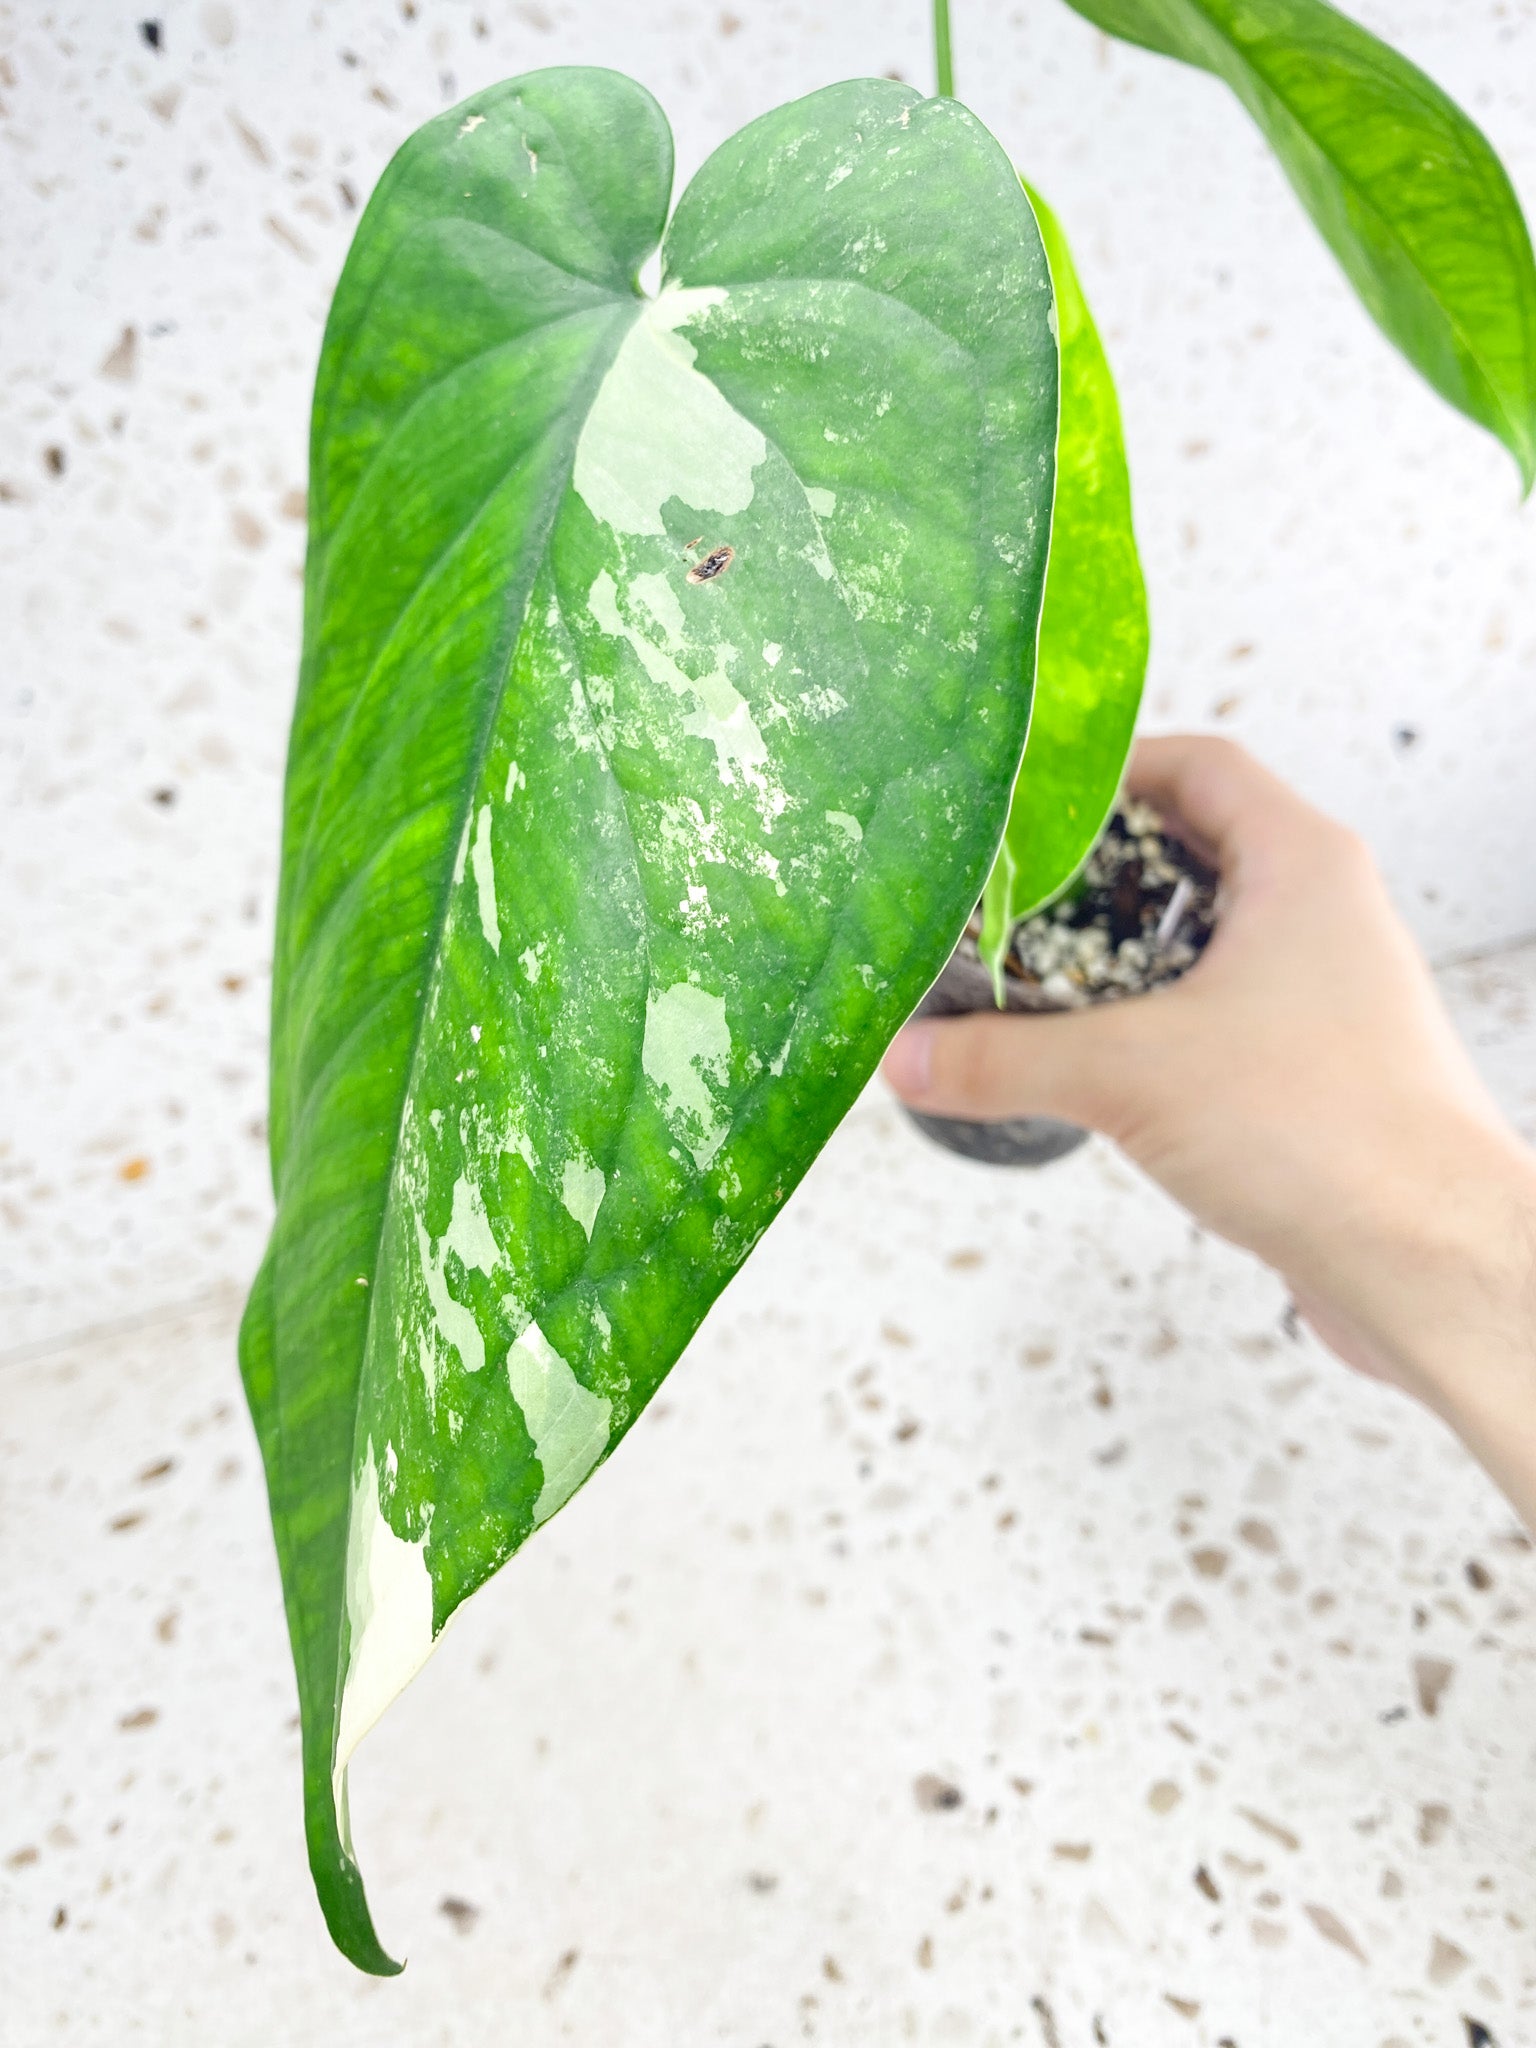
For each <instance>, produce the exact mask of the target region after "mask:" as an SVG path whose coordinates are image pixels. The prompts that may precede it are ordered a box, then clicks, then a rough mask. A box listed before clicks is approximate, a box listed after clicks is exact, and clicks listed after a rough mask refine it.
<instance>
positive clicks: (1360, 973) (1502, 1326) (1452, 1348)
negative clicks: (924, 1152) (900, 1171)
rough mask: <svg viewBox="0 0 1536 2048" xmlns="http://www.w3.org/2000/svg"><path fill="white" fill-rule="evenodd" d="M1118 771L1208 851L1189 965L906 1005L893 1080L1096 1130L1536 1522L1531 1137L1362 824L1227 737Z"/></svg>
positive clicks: (911, 1096) (938, 1103)
mask: <svg viewBox="0 0 1536 2048" xmlns="http://www.w3.org/2000/svg"><path fill="white" fill-rule="evenodd" d="M1128 785H1129V788H1130V789H1131V790H1132V791H1133V792H1134V793H1135V794H1136V795H1138V796H1142V797H1145V798H1146V799H1147V801H1148V802H1150V803H1152V804H1154V805H1156V807H1157V808H1158V809H1159V810H1160V811H1161V812H1162V813H1163V815H1164V817H1165V818H1166V819H1167V820H1168V821H1169V823H1170V825H1171V826H1172V827H1173V829H1174V830H1175V831H1177V832H1178V833H1179V834H1180V836H1182V837H1184V838H1185V839H1186V840H1187V841H1188V842H1189V843H1190V844H1191V845H1192V846H1194V847H1195V848H1196V849H1197V850H1198V851H1200V852H1201V853H1202V854H1203V855H1204V856H1205V857H1206V858H1207V859H1208V860H1209V861H1210V862H1211V864H1212V865H1213V866H1214V867H1215V868H1217V870H1218V871H1219V872H1220V875H1221V881H1222V909H1221V916H1220V921H1219V924H1218V926H1217V930H1216V934H1215V937H1214V938H1213V939H1212V941H1211V944H1210V945H1209V947H1208V948H1207V950H1206V952H1205V954H1204V956H1203V957H1202V959H1201V960H1200V962H1199V963H1198V965H1197V966H1196V967H1194V968H1193V969H1192V970H1191V971H1190V973H1189V974H1188V975H1186V976H1185V977H1184V979H1183V980H1181V981H1179V982H1177V983H1175V984H1174V985H1172V986H1171V987H1168V988H1164V989H1160V990H1158V991H1156V992H1155V993H1153V994H1151V995H1147V996H1141V997H1137V998H1135V999H1133V1000H1128V1001H1123V1002H1119V1003H1109V1004H1105V1005H1103V1006H1102V1007H1099V1008H1096V1009H1094V1010H1091V1011H1078V1012H1075V1013H1070V1014H1067V1015H1063V1016H1054V1017H1020V1016H1004V1015H997V1014H988V1015H982V1016H974V1017H966V1018H956V1019H949V1018H946V1019H924V1020H922V1021H920V1022H914V1023H910V1024H908V1025H906V1026H905V1027H904V1029H903V1030H902V1031H901V1033H900V1034H899V1035H898V1037H897V1038H896V1040H895V1042H894V1044H893V1045H892V1047H891V1049H890V1051H889V1052H888V1053H887V1055H886V1059H885V1066H884V1072H885V1077H886V1079H887V1081H888V1082H889V1083H890V1085H891V1086H892V1087H893V1088H894V1089H895V1091H896V1093H897V1094H898V1095H899V1096H901V1098H902V1099H903V1100H904V1101H905V1102H908V1103H910V1104H911V1105H912V1107H913V1108H915V1109H922V1110H926V1111H929V1112H932V1113H933V1114H936V1115H947V1116H959V1117H970V1118H984V1117H1004V1116H1021V1115H1042V1116H1056V1117H1065V1118H1068V1119H1070V1120H1071V1121H1072V1122H1074V1123H1080V1124H1086V1125H1089V1126H1090V1127H1091V1128H1093V1129H1094V1130H1098V1131H1103V1132H1105V1133H1106V1134H1107V1135H1108V1136H1109V1137H1110V1138H1112V1139H1113V1140H1114V1141H1115V1143H1116V1144H1118V1145H1119V1146H1120V1147H1121V1149H1122V1150H1123V1151H1124V1152H1125V1153H1127V1154H1128V1155H1129V1157H1130V1158H1131V1159H1133V1160H1134V1161H1135V1162H1136V1164H1137V1165H1138V1166H1140V1167H1141V1168H1142V1169H1143V1170H1144V1171H1145V1172H1147V1173H1148V1174H1150V1175H1151V1176H1152V1178H1153V1179H1154V1180H1156V1181H1158V1182H1160V1183H1161V1185H1162V1186H1163V1187H1164V1188H1166V1189H1167V1191H1168V1192H1169V1194H1171V1195H1172V1196H1174V1197H1175V1199H1176V1200H1178V1201H1179V1202H1181V1203H1182V1204H1183V1205H1184V1207H1185V1208H1186V1209H1188V1210H1189V1212H1190V1214H1191V1215H1192V1216H1194V1217H1195V1218H1196V1219H1197V1221H1199V1222H1200V1223H1202V1224H1203V1225H1205V1227H1206V1228H1208V1229H1210V1230H1213V1231H1216V1232H1218V1233H1219V1234H1220V1235H1221V1236H1222V1237H1225V1238H1228V1239H1230V1240H1231V1242H1232V1243H1234V1244H1238V1245H1242V1246H1245V1247H1246V1248H1247V1249H1248V1250H1249V1251H1251V1252H1254V1253H1256V1254H1257V1255H1258V1257H1259V1258H1261V1259H1263V1260H1264V1261H1265V1262H1266V1263H1267V1264H1268V1265H1270V1266H1272V1267H1273V1268H1274V1269H1275V1270H1276V1272H1278V1273H1280V1274H1281V1275H1282V1276H1283V1277H1284V1279H1285V1280H1286V1281H1287V1282H1288V1284H1289V1286H1290V1288H1291V1291H1292V1294H1293V1295H1294V1297H1295V1300H1296V1303H1297V1306H1298V1307H1299V1309H1300V1310H1301V1312H1302V1314H1303V1315H1304V1316H1305V1317H1306V1319H1307V1321H1308V1322H1309V1323H1310V1324H1311V1326H1312V1328H1313V1329H1314V1330H1315V1331H1316V1332H1317V1334H1318V1335H1319V1336H1320V1337H1321V1338H1322V1339H1323V1341H1324V1342H1325V1343H1326V1344H1327V1345H1329V1346H1330V1347H1331V1349H1332V1350H1333V1351H1335V1352H1336V1353H1337V1354H1338V1356H1339V1357H1340V1358H1342V1359H1343V1360H1344V1361H1345V1362H1346V1363H1347V1364H1349V1365H1352V1366H1354V1367H1355V1368H1357V1370H1359V1371H1361V1372H1364V1373H1367V1374H1370V1375H1371V1376H1373V1377H1375V1378H1378V1379H1383V1380H1387V1381H1390V1382H1392V1383H1393V1384H1394V1385H1396V1386H1398V1387H1400V1388H1402V1389H1403V1390H1404V1391H1406V1392H1407V1393H1409V1394H1411V1395H1413V1396H1415V1397H1416V1398H1417V1399H1418V1400H1420V1401H1422V1402H1424V1403H1425V1404H1426V1405H1427V1406H1428V1407H1430V1408H1432V1409H1433V1410H1434V1411H1435V1412H1436V1413H1437V1414H1438V1415H1440V1416H1441V1417H1442V1418H1443V1419H1444V1420H1445V1421H1446V1422H1447V1423H1448V1424H1449V1425H1450V1427H1451V1428H1452V1429H1453V1430H1455V1431H1456V1433H1457V1435H1458V1436H1460V1437H1461V1439H1462V1441H1463V1442H1464V1443H1465V1444H1466V1445H1467V1447H1468V1449H1469V1450H1470V1451H1471V1452H1472V1453H1473V1455H1474V1456H1475V1457H1476V1458H1478V1459H1479V1460H1480V1461H1481V1463H1482V1464H1483V1465H1484V1467H1485V1468H1486V1469H1487V1471H1488V1472H1489V1473H1490V1474H1491V1476H1492V1477H1493V1479H1494V1480H1495V1481H1496V1483H1497V1484H1498V1485H1499V1486H1500V1487H1502V1489H1503V1490H1504V1492H1505V1494H1506V1495H1507V1496H1508V1498H1509V1499H1510V1501H1511V1502H1512V1503H1513V1505H1514V1507H1515V1509H1516V1511H1517V1512H1518V1513H1519V1515H1520V1516H1521V1517H1522V1519H1523V1520H1524V1522H1525V1524H1526V1526H1527V1527H1528V1528H1531V1529H1536V1154H1533V1153H1532V1152H1531V1151H1530V1150H1529V1149H1528V1148H1527V1147H1526V1146H1525V1145H1524V1144H1523V1143H1522V1142H1521V1140H1520V1139H1519V1138H1518V1137H1517V1136H1516V1134H1515V1133H1514V1132H1513V1131H1512V1130H1511V1129H1510V1127H1509V1125H1508V1124H1507V1123H1506V1122H1505V1120H1504V1118H1503V1117H1502V1115H1501V1114H1500V1112H1499V1110H1498V1108H1497V1106H1496V1105H1495V1103H1494V1102H1493V1099H1492V1097H1491V1096H1490V1095H1489V1093H1488V1091H1487V1089H1486V1088H1485V1087H1484V1085H1483V1083H1482V1081H1481V1080H1480V1079H1479V1077H1478V1075H1477V1073H1476V1071H1475V1069H1474V1067H1473V1065H1472V1062H1471V1060H1470V1059H1469V1057H1468V1055H1467V1053H1466V1051H1465V1049H1464V1047H1463V1046H1462V1044H1461V1042H1460V1040H1459V1039H1458V1038H1457V1036H1456V1033H1455V1031H1454V1029H1453V1028H1452V1026H1451V1023H1450V1020H1449V1018H1448V1017H1447V1016H1446V1013H1445V1010H1444V1008H1443V1006H1442V1004H1441V1002H1440V997H1439V994H1438V992H1437V990H1436V988H1435V986H1434V983H1433V981H1432V980H1431V978H1430V974H1429V971H1428V968H1427V967H1426V966H1425V963H1424V960H1423V958H1422V956H1421V955H1420V953H1419V951H1418V949H1417V947H1416V946H1415V944H1414V942H1413V940H1412V939H1411V937H1410V936H1409V934H1408V931H1407V929H1406V927H1405V926H1404V924H1403V923H1402V920H1401V919H1400V918H1399V916H1398V914H1397V912H1396V911H1395V909H1394V908H1393V906H1392V903H1391V901H1390V899H1389V897H1388V895H1387V891H1386V888H1385V886H1384V884H1383V882H1382V879H1381V876H1380V874H1379V873H1378V871H1377V868H1376V865H1375V862H1374V861H1373V859H1372V858H1371V855H1370V853H1369V851H1368V850H1367V848H1366V846H1365V845H1364V843H1363V841H1361V840H1360V839H1359V838H1358V837H1356V836H1355V834H1353V833H1351V832H1349V831H1347V830H1346V829H1345V828H1344V827H1343V826H1341V825H1338V824H1336V823H1335V822H1334V821H1333V820H1332V819H1330V818H1327V817H1325V816H1324V815H1323V814H1322V813H1321V812H1320V811H1316V810H1314V809H1313V808H1312V806H1311V805H1310V804H1307V803H1305V802H1303V800H1302V799H1301V798H1300V797H1299V796H1297V795H1296V794H1295V792H1294V791H1292V790H1290V789H1288V788H1287V787H1286V785H1285V784H1284V783H1282V782H1280V781H1278V780H1277V779H1276V778H1275V777H1274V776H1273V775H1271V774H1269V773H1268V771H1267V770H1265V769H1264V768H1261V767H1260V766H1259V764H1258V763H1257V762H1256V761H1254V760H1253V759H1252V758H1251V757H1250V756H1249V755H1248V754H1246V753H1245V752H1243V750H1242V749H1241V748H1240V747H1236V746H1234V745H1232V744H1231V743H1230V742H1228V741H1224V740H1215V739H1196V738H1172V739H1154V740H1143V741H1142V742H1141V743H1140V745H1139V746H1138V747H1137V749H1136V752H1135V755H1134V757H1133V760H1132V764H1131V769H1130V773H1129V776H1128Z"/></svg>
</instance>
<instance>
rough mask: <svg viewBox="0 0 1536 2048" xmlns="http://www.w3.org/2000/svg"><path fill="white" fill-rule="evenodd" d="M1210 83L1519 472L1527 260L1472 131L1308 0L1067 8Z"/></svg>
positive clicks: (1533, 475) (1418, 77)
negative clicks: (1230, 94)
mask: <svg viewBox="0 0 1536 2048" xmlns="http://www.w3.org/2000/svg"><path fill="white" fill-rule="evenodd" d="M1070 5H1071V6H1073V7H1075V8H1076V9H1077V11H1078V13H1079V14H1083V15H1086V16H1087V18H1088V19H1089V20H1090V21H1092V22H1095V23H1097V25H1098V26H1099V27H1100V28H1103V29H1107V30H1108V31H1109V32H1110V34H1112V35H1117V36H1123V37H1125V39H1126V40H1127V41H1129V42H1133V43H1141V44H1143V45H1144V46H1145V47H1146V48H1148V49H1151V50H1157V51H1159V52H1161V53H1162V54H1163V55H1165V56H1169V57H1180V58H1182V59H1183V60H1184V62H1185V63H1187V64H1198V65H1200V66H1201V67H1202V68H1203V69H1204V70H1207V71H1212V72H1214V73H1215V74H1216V76H1217V77H1218V78H1222V79H1225V80H1226V82H1227V84H1228V85H1229V86H1231V88H1232V90H1233V91H1234V92H1235V93H1236V94H1237V96H1238V98H1239V99H1240V100H1241V101H1242V102H1243V104H1244V106H1245V107H1247V109H1248V111H1249V113H1250V114H1252V116H1253V118H1254V119H1255V120H1256V121H1257V122H1258V124H1259V126H1260V128H1262V129H1263V131H1264V133H1265V135H1266V136H1267V138H1268V140H1269V143H1270V146H1271V147H1272V148H1273V150H1274V152H1275V154H1276V156H1277V157H1278V158H1279V159H1280V163H1281V165H1282V167H1283V169H1284V171H1285V174H1286V176H1287V177H1288V178H1289V179H1290V181H1291V183H1292V185H1294V186H1295V188H1296V192H1297V194H1298V196H1299V197H1300V199H1301V202H1302V204H1303V205H1304V206H1305V207H1306V209H1307V211H1308V212H1309V213H1310V214H1311V216H1312V218H1313V220H1314V221H1315V222H1316V224H1317V226H1318V229H1319V230H1320V232H1321V233H1322V235H1323V238H1324V240H1325V241H1326V242H1327V243H1328V246H1329V247H1330V248H1331V249H1332V250H1333V253H1334V255H1335V256H1337V257H1338V259H1339V262H1340V263H1341V264H1342V265H1343V267H1344V270H1345V272H1346V274H1347V275H1348V277H1349V280H1350V282H1351V283H1352V284H1353V285H1354V287H1355V290H1356V291H1357V292H1358V293H1359V294H1360V298H1361V300H1362V301H1363V303H1364V305H1365V308H1366V310H1367V312H1369V313H1370V315H1371V317H1372V318H1373V319H1374V320H1375V321H1376V322H1377V323H1378V325H1379V326H1380V327H1381V328H1382V330H1383V332H1384V333H1386V335H1387V336H1388V337H1389V338H1390V339H1391V340H1392V341H1394V342H1395V343H1396V344H1397V346H1398V347H1399V348H1400V349H1401V350H1402V352H1403V354H1404V355H1405V356H1406V357H1407V358H1408V360H1409V362H1411V363H1412V364H1413V365H1414V367H1415V368H1416V369H1417V370H1418V371H1419V372H1420V374H1421V375H1422V376H1424V377H1425V378H1426V379H1427V380H1428V381H1429V383H1431V384H1432V385H1433V386H1434V388H1435V389H1436V390H1437V391H1438V392H1439V393H1440V394H1441V396H1442V397H1444V398H1448V399H1449V400H1450V402H1451V404H1452V405H1454V406H1457V407H1459V408H1460V410H1461V411H1462V412H1464V413H1466V414H1467V415H1468V417H1469V418H1471V419H1474V420H1476V421H1477V422H1478V423H1479V425H1481V426H1484V427H1487V428H1488V429H1489V431H1490V432H1491V433H1494V434H1497V435H1498V437H1499V439H1500V440H1501V441H1502V442H1503V443H1504V444H1505V446H1506V447H1507V448H1508V449H1509V451H1510V453H1511V454H1512V455H1513V456H1514V458H1515V460H1516V462H1517V463H1518V464H1519V465H1520V474H1521V477H1522V479H1523V481H1524V484H1525V488H1526V489H1527V490H1529V489H1530V487H1531V484H1532V482H1533V481H1536V262H1533V260H1532V255H1531V237H1530V234H1529V231H1528V230H1527V228H1526V224H1525V221H1524V218H1523V217H1522V215H1521V212H1520V203H1519V201H1518V200H1517V199H1516V197H1515V193H1514V188H1513V187H1512V186H1511V184H1510V182H1509V178H1508V175H1507V174H1506V172H1505V170H1504V166H1503V165H1502V164H1501V163H1500V162H1499V159H1498V157H1497V156H1496V155H1495V154H1494V152H1493V149H1492V147H1491V146H1490V144H1489V142H1488V139H1487V137H1486V136H1485V135H1484V134H1483V133H1482V131H1481V130H1480V129H1479V128H1478V127H1476V126H1475V124H1474V123H1473V122H1472V121H1470V120H1469V119H1468V118H1467V116H1466V115H1465V114H1464V113H1463V112H1462V111H1461V109H1460V108H1459V107H1458V106H1456V105H1455V103H1454V102H1453V101H1452V100H1450V99H1448V98H1447V97H1446V95H1445V94H1444V93H1443V92H1442V91H1441V90H1440V88H1439V87H1438V86H1437V85H1436V84H1435V83H1434V81H1433V80H1432V79H1429V78H1426V77H1425V75H1424V73H1423V72H1422V71H1420V70H1419V69H1418V68H1417V66H1416V65H1413V64H1410V63H1409V62H1408V60H1407V58H1405V57H1401V56H1399V55H1398V53H1397V52H1396V51H1395V50H1393V49H1389V48H1388V46H1387V45H1386V44H1385V43H1383V42H1381V41H1379V40H1378V38H1377V37H1375V36H1373V35H1372V34H1371V33H1370V32H1369V30H1367V29H1363V28H1361V27H1360V25H1359V24H1358V22H1354V21H1351V20H1350V19H1349V18H1348V16H1347V15H1343V14H1340V13H1338V12H1337V11H1336V10H1335V9H1334V8H1332V7H1329V6H1327V5H1326V4H1325V0H1070Z"/></svg>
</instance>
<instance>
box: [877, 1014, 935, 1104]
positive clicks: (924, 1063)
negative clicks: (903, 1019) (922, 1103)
mask: <svg viewBox="0 0 1536 2048" xmlns="http://www.w3.org/2000/svg"><path fill="white" fill-rule="evenodd" d="M880 1071H881V1073H882V1074H884V1076H885V1078H886V1080H887V1081H888V1082H889V1083H890V1085H891V1086H892V1087H893V1088H894V1089H895V1091H896V1093H897V1094H898V1095H901V1096H909V1095H911V1096H918V1097H921V1096H924V1095H926V1094H927V1093H928V1090H929V1088H930V1087H931V1086H932V1083H933V1026H932V1025H931V1024H929V1023H926V1022H921V1023H913V1024H903V1025H902V1027H901V1029H900V1030H899V1031H898V1032H897V1034H896V1036H895V1037H894V1038H893V1039H892V1040H891V1044H890V1049H889V1050H888V1051H887V1053H886V1055H885V1058H884V1059H883V1060H882V1061H881V1063H880Z"/></svg>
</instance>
